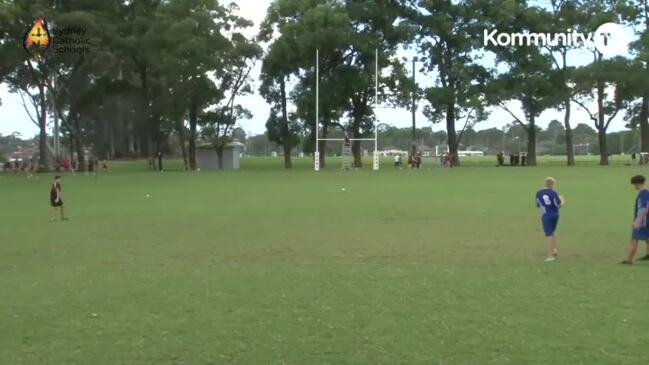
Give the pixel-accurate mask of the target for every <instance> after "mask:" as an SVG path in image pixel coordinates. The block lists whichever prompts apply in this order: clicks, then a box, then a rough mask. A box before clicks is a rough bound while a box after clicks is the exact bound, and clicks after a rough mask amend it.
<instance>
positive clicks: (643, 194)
mask: <svg viewBox="0 0 649 365" xmlns="http://www.w3.org/2000/svg"><path fill="white" fill-rule="evenodd" d="M648 207H649V190H645V189H642V190H640V192H639V193H638V197H637V198H636V200H635V209H634V215H633V218H634V219H635V218H638V216H639V215H640V213H641V212H642V210H643V209H646V208H648ZM646 223H649V215H647V222H646ZM646 223H645V227H649V225H647V224H646Z"/></svg>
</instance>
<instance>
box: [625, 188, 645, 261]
mask: <svg viewBox="0 0 649 365" xmlns="http://www.w3.org/2000/svg"><path fill="white" fill-rule="evenodd" d="M645 181H646V179H645V177H644V176H642V175H636V176H634V177H632V178H631V185H633V187H634V188H635V189H636V190H638V196H637V197H636V199H635V207H634V208H633V231H632V232H631V246H630V248H629V257H628V258H627V259H626V260H624V261H622V264H624V265H632V264H633V260H634V259H635V255H636V252H638V241H646V242H647V245H648V246H647V247H648V248H649V224H647V223H649V216H648V214H647V212H648V211H649V190H647V189H646V188H645ZM643 259H644V258H643Z"/></svg>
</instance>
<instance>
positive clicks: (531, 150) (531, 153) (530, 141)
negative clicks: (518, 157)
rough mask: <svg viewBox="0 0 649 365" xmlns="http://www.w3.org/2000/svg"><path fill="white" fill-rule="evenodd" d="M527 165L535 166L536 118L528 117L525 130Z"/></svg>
mask: <svg viewBox="0 0 649 365" xmlns="http://www.w3.org/2000/svg"><path fill="white" fill-rule="evenodd" d="M527 165H528V166H536V118H535V117H531V118H530V125H529V127H528V130H527Z"/></svg>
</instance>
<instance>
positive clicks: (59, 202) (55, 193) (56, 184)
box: [50, 176, 67, 222]
mask: <svg viewBox="0 0 649 365" xmlns="http://www.w3.org/2000/svg"><path fill="white" fill-rule="evenodd" d="M50 205H52V208H54V218H53V219H52V222H54V221H56V217H57V210H58V215H59V217H60V219H61V220H62V221H64V220H67V219H66V218H65V215H64V214H63V193H62V192H61V176H55V177H54V181H53V182H52V187H51V188H50Z"/></svg>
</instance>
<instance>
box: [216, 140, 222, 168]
mask: <svg viewBox="0 0 649 365" xmlns="http://www.w3.org/2000/svg"><path fill="white" fill-rule="evenodd" d="M216 159H217V162H218V164H219V170H223V145H221V144H219V145H218V146H216Z"/></svg>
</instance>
